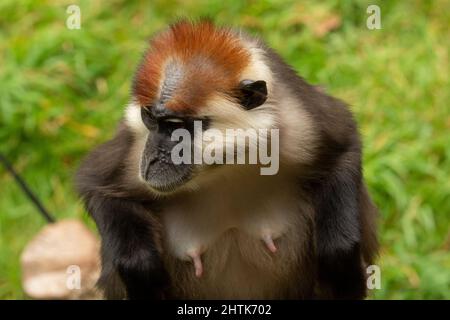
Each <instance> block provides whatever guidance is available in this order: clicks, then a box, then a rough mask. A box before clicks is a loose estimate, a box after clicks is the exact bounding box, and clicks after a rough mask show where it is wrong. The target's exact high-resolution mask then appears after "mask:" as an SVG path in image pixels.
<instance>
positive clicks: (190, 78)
mask: <svg viewBox="0 0 450 320" xmlns="http://www.w3.org/2000/svg"><path fill="white" fill-rule="evenodd" d="M205 38H208V39H210V41H208V43H205V42H204V41H203V39H205ZM263 60H264V59H263V58H262V56H261V54H260V52H259V51H258V50H257V49H254V45H253V44H244V42H243V41H242V40H241V39H240V38H239V34H238V33H234V32H231V31H228V30H218V29H215V28H214V27H213V26H212V25H210V24H208V23H204V24H201V25H198V26H193V25H191V24H189V23H181V24H177V25H176V26H175V27H173V28H172V29H170V30H169V31H167V32H165V33H162V34H160V35H159V36H157V37H156V38H155V39H154V40H153V41H152V43H151V48H150V49H149V50H148V52H147V53H146V54H145V55H144V57H143V60H142V63H141V64H140V66H139V67H138V70H137V72H136V75H135V81H134V87H133V100H134V103H133V105H132V106H131V107H129V108H128V111H127V115H126V120H127V122H128V124H129V126H130V127H131V128H132V129H133V130H134V131H135V132H137V134H138V136H139V138H138V140H139V142H138V144H139V148H137V149H139V150H138V152H139V153H140V154H141V156H140V160H139V162H140V164H139V176H140V178H141V180H143V181H145V183H147V184H148V185H149V186H150V187H151V188H152V189H154V190H156V191H159V192H164V193H167V192H173V191H175V190H177V189H178V188H179V187H181V186H184V185H186V184H187V183H188V182H190V181H192V182H194V181H200V180H201V179H196V178H197V177H199V176H201V175H202V176H207V177H209V176H210V175H209V174H208V173H207V172H211V170H213V169H214V170H216V168H220V167H223V165H221V164H222V163H220V162H221V161H216V162H211V161H204V160H205V159H204V157H203V156H204V153H203V152H202V151H200V155H199V153H198V151H199V150H203V151H204V147H205V145H206V144H207V145H209V147H212V148H213V149H215V150H217V151H220V150H221V149H222V150H223V149H224V148H226V147H227V145H228V146H229V145H230V143H231V144H233V146H234V142H233V141H232V142H228V141H225V140H223V139H222V140H220V139H219V140H215V139H214V138H212V137H211V136H212V135H211V134H212V133H221V134H222V137H225V138H227V137H228V138H234V137H230V135H233V133H230V131H228V133H227V130H230V129H231V130H237V129H240V130H247V129H256V130H257V129H261V128H264V129H269V128H272V127H273V124H274V122H275V121H274V120H273V116H274V112H273V109H271V107H270V103H266V99H267V97H268V91H270V88H271V86H270V83H271V72H270V70H269V69H268V67H267V65H266V64H265V63H264V61H263ZM249 79H251V80H249ZM137 120H138V121H137ZM178 129H180V130H181V133H180V132H178V131H179V130H178ZM183 132H184V137H183V138H180V137H181V136H183ZM237 135H239V134H237ZM186 136H188V137H186ZM174 138H175V139H174ZM208 140H209V141H208ZM230 140H233V139H230ZM174 150H175V152H174ZM224 157H225V155H224ZM180 158H181V161H180ZM219 158H221V156H217V153H216V160H218V159H219ZM191 185H192V186H194V185H195V184H194V183H192V184H191Z"/></svg>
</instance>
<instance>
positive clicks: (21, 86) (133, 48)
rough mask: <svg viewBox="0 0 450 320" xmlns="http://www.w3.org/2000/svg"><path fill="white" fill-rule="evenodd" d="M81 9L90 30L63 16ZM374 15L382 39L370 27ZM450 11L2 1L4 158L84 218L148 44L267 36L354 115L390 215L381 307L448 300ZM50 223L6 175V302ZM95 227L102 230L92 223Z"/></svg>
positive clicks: (2, 275) (429, 6) (349, 5)
mask: <svg viewBox="0 0 450 320" xmlns="http://www.w3.org/2000/svg"><path fill="white" fill-rule="evenodd" d="M74 3H75V4H78V5H79V6H80V8H81V14H82V17H81V18H82V25H81V29H80V30H69V29H67V28H66V24H65V22H66V18H67V16H68V15H67V13H66V9H67V7H68V5H70V4H74ZM369 4H378V5H379V6H380V7H381V18H382V29H381V30H368V29H367V28H366V19H367V17H368V14H367V13H366V9H367V6H368V5H369ZM449 4H450V3H449V1H443V0H441V1H440V0H437V1H370V2H368V1H334V0H329V1H320V2H319V1H297V0H295V1H292V0H273V1H269V0H265V1H237V0H234V1H216V0H214V1H193V0H180V1H167V0H153V1H117V0H116V1H37V0H35V1H33V0H21V1H13V0H2V1H1V2H0V84H1V85H0V151H1V152H2V153H5V154H6V155H7V156H8V157H9V159H10V160H12V161H13V162H14V165H15V167H16V168H17V170H18V171H20V172H21V173H22V174H23V175H24V177H25V178H26V180H27V181H28V182H29V184H30V185H31V186H32V187H33V189H34V190H35V191H36V192H37V194H38V195H39V197H41V198H42V199H43V201H44V202H45V204H46V206H47V207H48V208H49V209H50V210H51V211H53V212H54V213H55V214H56V216H57V217H58V218H63V217H82V218H83V219H84V220H86V221H87V220H88V218H87V217H86V215H85V213H84V211H83V208H82V205H81V204H80V202H79V201H78V200H77V197H76V195H75V194H74V191H73V186H72V178H73V174H74V171H75V170H76V167H77V164H78V163H79V161H80V159H81V158H82V157H83V156H84V155H85V154H86V153H87V152H88V150H90V149H91V148H92V147H94V146H95V145H98V144H99V143H101V142H103V141H105V140H106V139H108V137H110V136H111V135H112V133H113V131H114V129H115V126H116V122H117V120H118V119H119V118H120V116H121V114H122V112H123V106H124V105H125V104H126V102H127V99H128V95H129V88H130V83H131V77H132V73H133V71H134V67H135V65H136V64H137V62H138V60H139V58H140V55H141V54H142V51H143V50H144V49H145V47H146V46H147V39H148V38H149V37H150V36H151V35H152V34H153V33H154V32H156V31H157V30H160V29H161V28H163V27H164V26H165V25H166V24H167V23H169V22H172V21H174V20H175V19H176V18H177V17H181V16H187V17H191V18H196V17H201V16H209V17H212V18H213V19H214V20H215V21H216V22H218V23H222V24H227V25H234V26H241V27H243V28H246V29H247V30H249V31H250V32H252V33H255V34H259V35H261V37H263V38H264V39H265V40H266V41H267V42H268V43H269V44H270V45H271V46H272V47H274V48H276V50H277V51H278V52H280V53H281V55H282V56H283V57H284V58H285V59H286V60H287V61H288V62H289V63H290V64H292V65H293V66H294V67H295V68H296V70H297V71H298V72H299V73H300V74H301V75H302V76H303V77H305V78H306V79H307V80H308V81H309V82H312V83H314V84H321V85H324V86H325V87H326V90H327V91H328V92H330V93H331V94H333V95H335V96H338V97H340V98H342V99H344V100H346V101H347V102H349V104H350V105H351V108H352V110H353V111H354V113H355V115H356V117H357V120H358V123H359V125H360V129H361V133H362V135H363V140H364V143H365V149H364V150H365V156H364V170H365V177H366V180H367V182H368V185H369V189H370V192H371V194H372V195H373V198H374V200H375V202H376V203H377V205H378V206H379V208H380V223H379V225H380V239H381V244H382V250H381V254H380V259H379V264H380V265H381V270H382V289H381V290H374V291H373V295H372V297H373V298H376V299H380V298H385V299H432V298H437V299H448V298H450V289H449V287H450V271H449V270H450V253H449V248H450V237H449V214H450V179H449V176H450V134H449V129H450V108H449V102H450V99H449V98H450V97H449V93H450V90H449V88H450V83H449V61H448V57H449V46H450V45H449V43H450V42H449V39H450V37H449V35H450V33H449V21H450V11H449V8H450V6H449ZM43 225H44V221H43V220H42V219H41V217H39V216H38V215H37V214H36V212H35V209H34V208H33V207H32V206H31V204H30V203H29V201H28V200H27V199H26V198H25V197H24V195H23V194H22V193H21V192H20V190H19V189H18V187H17V186H16V185H15V184H14V182H13V180H12V179H11V177H10V176H9V175H8V174H7V173H5V171H4V170H3V169H0V298H6V299H13V298H23V297H24V296H23V293H22V290H21V285H20V267H19V254H20V251H21V250H22V248H23V247H24V245H25V244H26V243H27V242H28V241H29V240H30V239H31V238H32V237H33V235H34V234H35V233H36V232H37V231H38V230H39V229H40V228H41V227H42V226H43ZM91 226H92V223H91Z"/></svg>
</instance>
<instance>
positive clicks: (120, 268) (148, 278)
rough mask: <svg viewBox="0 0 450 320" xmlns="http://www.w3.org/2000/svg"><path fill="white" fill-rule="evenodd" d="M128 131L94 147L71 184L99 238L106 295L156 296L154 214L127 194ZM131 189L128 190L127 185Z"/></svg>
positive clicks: (160, 279) (160, 277)
mask: <svg viewBox="0 0 450 320" xmlns="http://www.w3.org/2000/svg"><path fill="white" fill-rule="evenodd" d="M131 140H132V136H131V135H130V134H129V133H128V132H127V131H126V130H125V129H124V128H123V127H121V128H120V129H119V132H118V134H117V135H116V137H115V138H114V139H112V140H111V141H109V142H107V143H105V144H104V145H102V146H100V147H98V148H97V149H96V150H94V151H93V152H92V153H91V154H90V155H89V156H88V157H87V159H86V160H85V161H84V163H83V164H82V165H81V167H80V169H79V171H78V173H77V187H78V190H79V192H80V194H81V196H82V198H83V200H84V203H85V205H86V209H87V211H88V212H89V213H90V215H91V216H92V217H93V218H94V220H95V222H96V224H97V227H98V230H99V232H100V235H101V238H102V249H101V250H102V275H101V278H100V280H99V285H100V286H101V287H103V288H104V289H105V295H106V297H107V298H115V299H117V298H125V296H124V291H126V297H128V298H129V299H142V298H146V299H151V298H161V297H162V295H163V289H164V286H165V282H166V275H165V270H164V268H163V264H162V261H161V258H160V253H159V251H158V249H159V243H158V242H159V238H158V236H159V234H158V233H159V232H158V231H159V230H158V221H157V219H156V218H155V217H154V216H153V215H152V214H151V212H149V211H148V209H147V206H145V200H143V199H139V198H137V197H133V198H132V197H129V196H128V195H127V186H126V184H125V182H124V181H122V180H121V179H123V178H122V174H124V173H123V171H124V170H125V169H124V156H125V155H126V154H127V153H128V151H129V148H130V145H131V142H132V141H131ZM128 191H131V190H128Z"/></svg>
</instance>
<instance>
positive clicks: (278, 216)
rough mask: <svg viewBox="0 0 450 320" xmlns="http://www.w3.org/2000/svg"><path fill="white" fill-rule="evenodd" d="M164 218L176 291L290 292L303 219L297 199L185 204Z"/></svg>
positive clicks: (229, 294) (206, 294) (186, 294)
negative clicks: (251, 203)
mask: <svg viewBox="0 0 450 320" xmlns="http://www.w3.org/2000/svg"><path fill="white" fill-rule="evenodd" d="M214 208H216V209H214ZM162 218H163V225H164V229H165V232H164V234H165V236H164V246H165V250H164V252H165V255H164V258H165V263H166V265H167V269H168V271H169V274H170V275H171V279H172V283H173V287H174V295H175V296H177V297H181V298H210V299H219V298H230V299H231V298H237V299H239V298H242V299H245V298H247V299H253V298H260V299H263V298H277V297H280V298H281V297H286V296H289V291H290V290H291V288H290V286H291V283H290V282H289V279H291V274H294V273H295V269H298V268H297V267H298V266H297V261H298V260H299V259H298V258H299V255H301V252H302V250H301V247H302V246H303V239H302V235H301V234H302V230H301V229H302V227H303V226H304V224H302V221H301V220H302V215H301V214H299V212H298V207H297V203H295V202H289V201H284V200H283V201H272V202H271V203H265V204H264V205H261V206H252V207H249V206H246V205H239V206H236V205H234V206H233V205H227V204H225V205H222V206H220V207H218V206H212V205H211V206H202V207H199V206H196V205H195V203H185V204H184V205H183V206H175V207H172V208H170V209H169V210H167V211H166V212H164V213H163V214H162ZM297 272H298V270H297Z"/></svg>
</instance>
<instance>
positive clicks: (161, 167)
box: [141, 161, 193, 193]
mask: <svg viewBox="0 0 450 320" xmlns="http://www.w3.org/2000/svg"><path fill="white" fill-rule="evenodd" d="M143 162H144V161H143ZM192 169H193V168H192V166H191V165H189V164H177V165H175V164H173V163H170V162H161V161H151V162H149V163H147V164H144V163H141V177H142V179H143V180H144V181H145V182H147V183H148V185H149V186H150V187H151V188H152V189H154V190H156V191H158V192H162V193H170V192H173V191H175V190H176V189H178V188H179V187H181V186H182V185H184V184H185V183H186V182H188V181H189V180H190V179H191V177H192V171H193V170H192Z"/></svg>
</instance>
